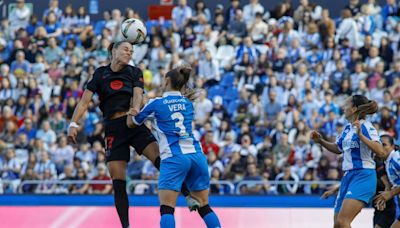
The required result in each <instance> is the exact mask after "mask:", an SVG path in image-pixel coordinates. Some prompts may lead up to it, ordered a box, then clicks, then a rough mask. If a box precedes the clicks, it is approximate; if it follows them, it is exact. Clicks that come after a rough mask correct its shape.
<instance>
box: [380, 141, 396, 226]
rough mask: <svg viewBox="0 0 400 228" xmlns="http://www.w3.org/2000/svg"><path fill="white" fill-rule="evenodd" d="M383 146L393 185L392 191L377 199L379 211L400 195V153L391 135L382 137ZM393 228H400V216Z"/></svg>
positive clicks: (387, 171)
mask: <svg viewBox="0 0 400 228" xmlns="http://www.w3.org/2000/svg"><path fill="white" fill-rule="evenodd" d="M381 140H382V145H383V147H384V148H385V154H384V156H383V159H385V168H386V173H387V175H388V178H389V181H390V183H391V184H392V189H391V190H386V191H383V192H381V193H380V194H379V195H377V196H376V197H375V205H376V207H377V208H378V209H379V210H382V211H383V210H384V209H386V207H387V206H388V205H386V203H387V202H388V201H389V200H391V199H392V198H395V197H398V195H399V194H400V152H399V151H396V149H395V145H394V142H393V138H392V137H391V136H389V135H382V136H381ZM391 227H392V228H399V227H400V216H399V217H397V219H396V220H395V221H394V223H393V224H392V226H391Z"/></svg>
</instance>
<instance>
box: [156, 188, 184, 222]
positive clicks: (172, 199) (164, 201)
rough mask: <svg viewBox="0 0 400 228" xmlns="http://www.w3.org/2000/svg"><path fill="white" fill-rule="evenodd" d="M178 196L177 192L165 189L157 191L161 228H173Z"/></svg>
mask: <svg viewBox="0 0 400 228" xmlns="http://www.w3.org/2000/svg"><path fill="white" fill-rule="evenodd" d="M178 196H179V192H177V191H173V190H165V189H163V190H159V192H158V197H159V199H160V214H161V221H160V227H161V228H170V227H171V228H173V227H175V218H174V212H175V205H176V199H177V198H178Z"/></svg>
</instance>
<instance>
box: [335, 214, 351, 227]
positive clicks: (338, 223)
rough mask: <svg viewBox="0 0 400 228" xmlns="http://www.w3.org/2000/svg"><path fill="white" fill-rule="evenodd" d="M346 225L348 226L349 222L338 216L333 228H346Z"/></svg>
mask: <svg viewBox="0 0 400 228" xmlns="http://www.w3.org/2000/svg"><path fill="white" fill-rule="evenodd" d="M348 225H350V221H348V220H347V219H345V218H342V217H340V216H339V217H338V218H337V219H336V221H335V225H334V227H335V228H342V227H347V226H348Z"/></svg>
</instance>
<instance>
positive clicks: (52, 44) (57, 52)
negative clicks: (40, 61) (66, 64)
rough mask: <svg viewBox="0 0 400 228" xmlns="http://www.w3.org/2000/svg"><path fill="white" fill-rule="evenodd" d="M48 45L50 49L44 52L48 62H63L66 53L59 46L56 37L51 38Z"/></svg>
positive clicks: (47, 48)
mask: <svg viewBox="0 0 400 228" xmlns="http://www.w3.org/2000/svg"><path fill="white" fill-rule="evenodd" d="M47 44H48V47H46V48H45V49H44V51H43V56H44V59H45V60H46V62H47V63H48V64H52V63H54V62H56V63H59V62H61V60H62V58H63V57H64V51H63V50H62V49H61V47H59V46H58V45H57V40H56V39H55V38H54V37H50V38H49V40H48V42H47Z"/></svg>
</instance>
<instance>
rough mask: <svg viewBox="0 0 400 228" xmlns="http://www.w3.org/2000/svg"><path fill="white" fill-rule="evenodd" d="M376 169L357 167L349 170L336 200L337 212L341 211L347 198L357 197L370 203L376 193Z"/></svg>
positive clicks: (366, 203)
mask: <svg viewBox="0 0 400 228" xmlns="http://www.w3.org/2000/svg"><path fill="white" fill-rule="evenodd" d="M376 185H377V179H376V171H375V169H357V170H350V171H347V172H346V173H345V174H344V176H343V178H342V183H341V184H340V189H339V194H338V196H337V198H336V202H335V213H339V211H340V209H341V208H342V204H343V201H344V200H345V199H356V200H359V201H362V202H364V203H365V205H368V204H369V203H371V201H372V199H373V197H374V196H375V193H376Z"/></svg>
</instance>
